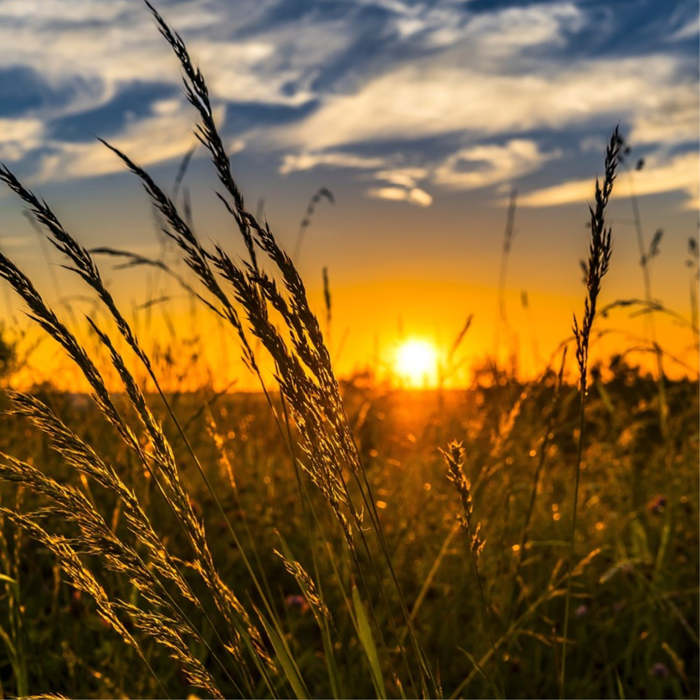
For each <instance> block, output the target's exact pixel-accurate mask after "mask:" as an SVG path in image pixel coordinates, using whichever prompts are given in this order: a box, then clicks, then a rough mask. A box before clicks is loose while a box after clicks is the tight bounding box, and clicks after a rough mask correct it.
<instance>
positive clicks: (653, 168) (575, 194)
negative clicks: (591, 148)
mask: <svg viewBox="0 0 700 700" xmlns="http://www.w3.org/2000/svg"><path fill="white" fill-rule="evenodd" d="M699 167H700V163H699V161H698V154H697V153H695V152H691V153H684V154H681V155H677V156H675V157H674V158H671V159H670V160H667V161H665V162H658V161H654V160H653V159H652V160H651V162H648V163H646V164H645V166H644V168H643V170H641V171H638V172H637V171H636V172H634V174H633V175H632V177H633V178H634V192H635V194H636V195H638V196H641V195H648V194H658V193H661V192H676V191H677V192H683V193H685V194H686V195H687V196H688V200H687V202H686V204H687V206H688V207H693V208H697V206H698V187H699V177H700V175H699ZM629 177H630V175H629V174H628V175H625V174H624V173H623V174H622V175H620V177H619V179H618V184H617V186H616V189H615V196H616V197H617V198H625V197H629V196H630V195H631V193H632V191H633V190H632V189H631V183H630V181H629V180H628V181H627V182H625V179H626V178H629ZM592 199H593V185H592V184H591V178H587V179H584V180H572V181H569V182H565V183H562V184H561V185H556V186H554V187H546V188H544V189H539V190H535V191H534V192H529V193H527V194H525V195H522V196H521V197H519V199H518V205H519V206H523V207H551V206H558V205H561V204H571V203H574V202H585V201H591V200H592Z"/></svg>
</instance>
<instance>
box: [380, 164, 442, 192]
mask: <svg viewBox="0 0 700 700" xmlns="http://www.w3.org/2000/svg"><path fill="white" fill-rule="evenodd" d="M428 174H429V173H428V170H427V169H426V168H418V167H414V168H392V169H390V170H380V171H379V172H377V173H375V174H374V177H376V178H377V179H378V180H386V181H387V182H390V183H391V184H392V185H398V186H399V187H406V188H409V189H410V188H412V187H415V186H416V184H417V183H418V182H419V181H420V180H424V179H425V178H426V177H428Z"/></svg>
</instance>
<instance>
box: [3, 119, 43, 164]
mask: <svg viewBox="0 0 700 700" xmlns="http://www.w3.org/2000/svg"><path fill="white" fill-rule="evenodd" d="M43 135H44V126H43V124H42V123H41V122H40V121H39V120H38V119H0V159H2V160H9V161H14V160H19V159H20V158H21V157H22V156H23V155H24V154H25V153H27V152H28V151H30V150H32V149H33V148H37V147H38V146H39V145H40V144H41V139H42V137H43Z"/></svg>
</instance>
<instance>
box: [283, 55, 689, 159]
mask: <svg viewBox="0 0 700 700" xmlns="http://www.w3.org/2000/svg"><path fill="white" fill-rule="evenodd" d="M677 69H678V62H677V60H676V59H674V58H673V57H671V56H662V55H655V56H644V57H639V58H623V59H616V60H608V59H605V60H603V59H600V60H595V61H582V62H579V63H577V64H574V65H573V66H571V67H567V66H557V65H543V66H540V69H539V70H537V71H535V70H533V72H531V73H528V74H527V75H504V74H489V73H481V72H475V71H473V70H470V69H468V68H465V67H464V66H462V65H459V66H455V65H449V63H446V62H445V60H444V57H442V58H440V59H436V60H428V61H423V62H420V63H415V64H413V65H410V66H404V67H401V68H398V69H394V70H393V71H391V72H389V73H386V74H384V75H381V76H379V77H377V78H375V79H374V80H372V81H370V82H369V83H367V84H366V85H364V86H363V87H362V88H361V89H359V90H358V91H357V92H356V93H355V94H351V95H338V96H333V97H330V98H328V99H327V101H326V103H325V104H324V105H323V106H322V107H321V108H320V109H319V110H318V111H317V112H315V113H314V114H312V115H310V116H309V117H308V118H307V119H305V120H304V121H303V122H302V123H301V124H299V125H298V126H296V127H287V128H285V130H284V132H279V133H278V138H279V139H280V140H281V141H283V142H287V143H296V144H299V145H303V146H305V147H307V148H314V149H321V148H330V147H333V146H338V145H340V144H348V143H353V142H359V141H371V140H380V139H386V138H392V139H396V138H404V139H416V138H421V137H427V136H434V135H436V134H446V133H452V132H459V131H465V130H467V131H474V132H477V133H482V134H498V133H504V132H506V133H508V132H522V131H526V130H530V129H534V128H543V127H547V128H557V129H561V128H562V127H565V126H571V125H575V124H581V123H585V122H586V121H588V120H590V119H592V118H600V117H602V116H605V117H606V118H609V119H610V120H611V121H612V122H614V121H617V120H620V119H625V118H627V119H642V118H645V117H646V118H649V117H651V116H653V115H655V114H657V113H658V112H659V110H662V109H663V108H664V106H666V105H669V104H672V103H673V101H674V100H678V96H679V94H685V93H686V92H690V91H692V90H694V87H693V86H691V85H686V86H681V87H678V85H677V75H676V73H677Z"/></svg>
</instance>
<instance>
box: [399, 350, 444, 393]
mask: <svg viewBox="0 0 700 700" xmlns="http://www.w3.org/2000/svg"><path fill="white" fill-rule="evenodd" d="M394 372H395V374H396V376H397V377H398V378H399V379H400V380H401V381H402V382H403V383H405V384H406V385H408V386H412V387H424V386H435V385H436V384H437V379H438V351H437V348H436V347H435V345H433V343H431V342H429V341H427V340H422V339H419V338H411V339H409V340H406V341H404V342H403V343H401V345H399V346H398V347H397V348H396V354H395V357H394Z"/></svg>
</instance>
